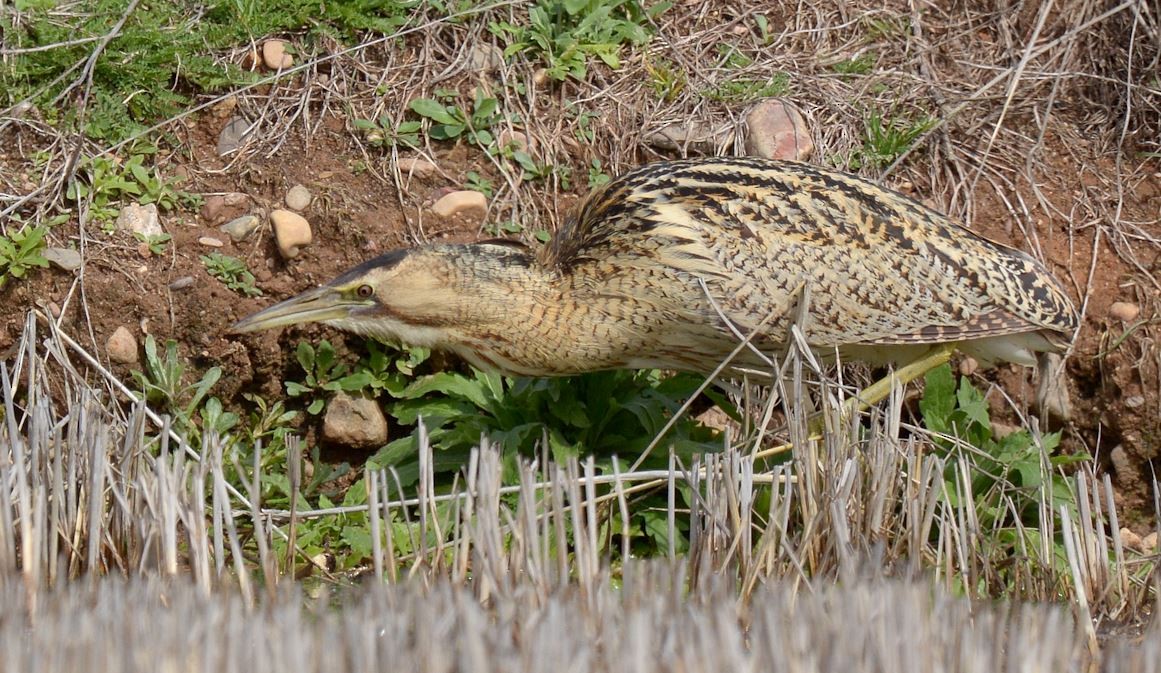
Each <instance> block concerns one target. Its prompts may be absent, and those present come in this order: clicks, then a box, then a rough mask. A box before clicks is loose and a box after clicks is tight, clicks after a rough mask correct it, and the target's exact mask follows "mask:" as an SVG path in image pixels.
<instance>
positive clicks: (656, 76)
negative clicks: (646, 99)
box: [645, 59, 688, 103]
mask: <svg viewBox="0 0 1161 673" xmlns="http://www.w3.org/2000/svg"><path fill="white" fill-rule="evenodd" d="M645 69H646V71H647V72H648V73H649V86H651V87H652V88H653V93H654V94H655V95H656V96H657V97H658V98H660V99H661V100H663V101H665V102H666V103H672V102H673V101H675V100H677V97H678V96H680V95H681V93H682V92H683V91H685V86H686V84H687V82H688V78H687V77H686V76H685V72H684V71H682V70H681V68H680V67H679V66H677V65H675V64H674V63H672V62H671V61H668V60H666V59H657V60H656V61H654V62H646V63H645Z"/></svg>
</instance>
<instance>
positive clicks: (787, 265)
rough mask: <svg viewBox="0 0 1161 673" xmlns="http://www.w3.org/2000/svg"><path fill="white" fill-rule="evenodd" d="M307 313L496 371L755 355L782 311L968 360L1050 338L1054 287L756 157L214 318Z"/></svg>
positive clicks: (1065, 303)
mask: <svg viewBox="0 0 1161 673" xmlns="http://www.w3.org/2000/svg"><path fill="white" fill-rule="evenodd" d="M307 322H321V323H325V324H327V325H331V326H333V327H337V328H339V329H342V330H347V331H350V332H355V333H358V334H361V335H365V336H370V337H374V338H376V339H379V340H383V341H388V342H402V343H405V344H410V345H415V346H426V347H430V348H435V349H445V350H450V351H452V352H454V353H455V354H457V355H458V356H460V357H461V358H463V359H464V360H466V361H467V362H469V363H471V364H472V365H474V366H476V367H478V368H483V369H490V370H498V371H500V372H502V373H504V374H508V375H516V376H561V375H570V374H578V373H582V372H591V371H597V370H607V369H617V368H660V369H672V370H686V371H695V372H710V371H713V370H715V368H717V367H718V365H719V363H721V362H722V361H723V359H724V358H726V357H727V356H729V355H730V354H731V353H732V352H734V351H736V350H738V349H737V346H738V344H739V336H744V337H746V338H749V339H750V344H751V345H752V346H753V347H754V348H753V349H750V348H742V349H741V350H740V351H738V352H737V354H736V358H735V361H734V362H733V363H732V365H733V366H735V367H737V368H742V369H746V368H749V369H761V368H763V367H766V365H764V358H763V357H761V355H763V354H772V355H780V354H782V353H784V352H785V351H786V350H787V348H788V347H789V344H790V342H791V340H790V328H791V326H792V325H795V324H797V325H798V327H799V328H800V329H801V331H802V334H803V335H804V336H805V341H806V343H807V345H808V346H809V347H810V348H812V349H813V350H815V351H817V352H818V353H820V354H822V355H824V356H829V357H838V358H841V359H845V360H852V359H853V360H862V361H868V362H872V363H888V362H897V363H898V362H908V361H913V360H915V359H917V358H918V357H919V356H921V355H923V354H924V353H925V352H927V351H930V350H931V349H932V348H933V347H934V346H935V345H937V344H946V343H956V344H957V345H958V347H959V348H960V349H961V350H962V351H964V352H966V353H967V354H969V355H972V356H973V357H975V358H976V359H977V360H978V361H980V362H982V363H993V362H996V361H1011V362H1016V363H1020V364H1025V365H1032V364H1035V361H1036V354H1037V353H1041V352H1055V351H1060V350H1063V349H1064V348H1066V347H1067V345H1068V343H1069V341H1070V339H1071V337H1072V334H1073V332H1074V330H1075V328H1076V324H1077V316H1076V313H1075V310H1074V309H1073V305H1072V302H1071V301H1070V299H1069V297H1068V295H1067V294H1066V293H1065V292H1064V290H1063V289H1062V288H1061V286H1060V285H1059V284H1058V283H1057V281H1056V279H1054V278H1053V277H1052V275H1051V274H1050V273H1049V272H1048V270H1047V269H1046V268H1045V267H1044V265H1043V264H1041V263H1040V262H1039V261H1038V260H1036V259H1035V258H1033V257H1031V256H1030V255H1027V254H1025V253H1024V252H1021V251H1019V250H1016V249H1014V248H1010V247H1008V246H1005V245H1001V244H1000V243H996V242H994V241H991V240H988V239H986V238H983V237H982V236H979V235H978V234H975V233H973V232H971V231H970V230H968V229H966V228H964V227H963V226H960V225H959V224H956V223H954V222H952V221H950V220H949V219H948V218H947V217H946V216H944V215H941V214H939V213H937V212H935V211H933V210H931V209H930V208H927V207H925V206H924V205H922V204H920V203H918V202H917V201H915V200H913V199H911V198H909V197H907V196H905V195H903V194H900V193H898V192H894V191H891V190H889V189H886V188H884V187H880V186H879V185H876V184H875V183H873V182H870V181H868V180H864V179H862V178H859V177H856V176H852V175H848V174H845V173H841V172H837V171H833V170H829V169H826V168H821V167H818V166H812V165H807V164H801V163H795V162H787V161H769V160H763V159H757V158H734V157H730V158H725V157H723V158H712V159H688V160H680V161H665V162H660V163H654V164H649V165H645V166H641V167H639V168H636V169H634V170H631V171H629V172H628V173H626V174H624V175H622V176H620V177H619V178H617V179H615V180H613V181H611V182H609V183H608V184H606V185H604V186H603V187H600V188H597V189H595V190H594V191H593V192H592V193H590V194H589V196H588V197H587V198H586V199H585V200H584V202H583V203H581V205H580V206H579V207H578V208H577V209H576V211H575V213H574V214H573V215H572V216H571V217H570V218H569V220H568V221H567V223H566V224H565V226H564V228H563V229H562V230H561V232H560V233H559V235H558V236H557V237H556V238H555V240H554V241H553V243H552V244H551V245H549V246H545V247H544V248H543V249H541V250H539V251H537V250H533V249H530V248H529V247H527V246H525V245H523V244H521V243H518V242H515V241H508V240H489V241H483V242H480V243H473V244H468V245H450V244H432V245H423V246H420V247H416V248H412V249H407V250H397V251H394V252H390V253H387V254H385V255H383V256H381V257H377V258H375V259H372V260H370V261H368V262H366V263H364V264H361V265H359V266H357V267H355V268H353V269H351V270H349V271H347V272H346V273H344V274H342V275H340V276H339V277H338V278H335V279H334V280H332V281H331V282H329V283H327V284H326V285H324V286H322V287H319V288H316V289H313V290H308V291H306V292H304V293H302V294H300V295H298V296H296V297H294V298H292V299H288V300H286V301H284V302H282V303H280V304H276V305H275V306H272V307H270V308H267V309H265V310H263V311H260V312H258V313H255V314H253V315H251V316H249V317H247V318H245V319H243V320H241V321H240V322H238V323H237V324H235V325H234V326H233V330H234V331H235V332H252V331H256V330H261V329H268V328H273V327H282V326H287V325H295V324H300V323H307Z"/></svg>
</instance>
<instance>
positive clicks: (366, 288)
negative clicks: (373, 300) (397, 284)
mask: <svg viewBox="0 0 1161 673" xmlns="http://www.w3.org/2000/svg"><path fill="white" fill-rule="evenodd" d="M355 294H356V295H358V296H359V298H360V299H367V298H368V297H370V296H371V295H373V294H375V288H373V287H371V286H370V285H360V286H359V287H358V289H356V290H355Z"/></svg>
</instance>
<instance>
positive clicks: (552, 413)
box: [371, 369, 720, 481]
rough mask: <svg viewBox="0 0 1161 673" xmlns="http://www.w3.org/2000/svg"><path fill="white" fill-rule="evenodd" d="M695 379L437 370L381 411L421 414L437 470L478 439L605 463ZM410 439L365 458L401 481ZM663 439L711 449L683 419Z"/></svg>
mask: <svg viewBox="0 0 1161 673" xmlns="http://www.w3.org/2000/svg"><path fill="white" fill-rule="evenodd" d="M700 383H701V379H700V378H698V377H696V376H693V375H687V374H679V375H676V376H670V377H665V376H663V375H662V374H661V373H660V372H658V371H655V370H652V371H624V370H621V371H611V372H598V373H593V374H585V375H582V376H576V377H571V378H568V379H509V378H505V377H503V376H500V375H499V374H495V373H488V372H481V371H477V370H474V369H473V370H471V371H470V373H468V374H462V373H458V372H439V373H435V374H431V375H428V376H424V377H421V378H418V379H416V380H415V381H413V382H411V383H410V384H408V385H407V387H406V388H405V389H404V390H403V391H401V392H400V393H399V394H398V395H397V396H396V397H397V398H398V402H396V403H395V404H392V405H390V407H389V412H390V414H391V415H392V416H393V417H394V418H395V419H396V421H398V422H399V423H400V424H402V425H405V426H415V425H416V424H417V423H419V422H420V421H421V420H422V422H423V424H424V427H425V428H426V429H427V435H428V438H429V441H430V442H431V445H432V446H433V447H434V448H435V449H436V458H435V461H436V468H437V469H441V470H447V469H453V470H454V469H458V467H459V466H460V465H462V464H463V463H464V461H465V460H466V458H467V455H468V452H469V451H470V450H471V448H472V447H474V446H476V445H478V444H479V442H480V439H481V437H485V438H487V439H489V440H490V441H494V442H497V443H499V444H500V445H501V446H503V447H504V450H505V451H507V452H509V453H510V454H511V455H513V456H514V455H516V454H517V453H519V452H524V453H526V454H531V453H534V451H535V447H536V445H537V443H538V442H540V441H541V440H542V439H543V440H546V441H547V443H548V444H547V445H548V448H549V450H550V451H551V452H552V454H553V456H554V457H555V459H557V460H560V461H563V460H565V459H567V458H569V457H572V456H577V455H585V454H594V455H596V456H598V457H599V458H602V459H604V460H607V459H608V458H609V457H610V456H612V455H619V456H622V457H627V456H637V455H638V454H640V453H641V452H642V451H643V450H644V448H645V446H646V445H648V444H649V443H650V442H651V441H652V440H653V438H654V436H656V434H657V433H658V432H660V430H661V429H662V427H663V426H664V425H665V424H666V422H667V421H668V420H669V417H670V416H671V415H672V414H673V413H674V412H676V410H677V409H678V407H680V405H681V404H682V403H683V402H684V401H685V399H687V398H688V396H689V395H690V394H692V392H693V391H694V390H695V389H696V388H697V386H698V385H699V384H700ZM416 442H417V439H416V435H415V434H414V433H412V434H411V435H409V436H407V437H402V438H400V439H397V440H395V441H393V442H391V443H390V444H388V445H387V446H386V447H384V448H383V450H382V451H380V452H379V453H378V454H377V455H376V456H375V457H373V458H372V459H371V463H372V464H373V465H377V466H382V467H386V466H395V467H396V468H397V469H398V470H399V472H400V475H401V478H402V479H404V480H405V481H406V480H408V479H413V478H414V477H415V476H416V474H417V473H416V472H415V470H416V469H417V467H418V466H417V464H416V463H415V460H416V458H415V456H416V449H417V444H416ZM663 446H665V447H667V448H668V447H673V449H674V450H675V451H677V452H678V454H679V455H681V456H684V457H685V458H687V459H688V458H689V457H690V455H691V454H692V453H693V452H706V451H717V450H719V449H720V443H719V442H718V441H717V439H716V433H715V432H714V431H712V430H710V429H708V428H705V427H704V426H701V425H699V424H698V423H697V422H696V421H694V420H692V419H689V418H683V419H681V420H680V421H678V422H677V423H676V424H675V426H674V428H673V429H672V430H671V431H670V434H669V435H668V436H667V437H666V438H665V442H664V444H663ZM665 454H666V452H664V451H662V452H658V453H657V454H656V455H655V456H654V458H653V459H652V460H653V463H655V464H660V463H663V462H665V461H666V460H667V458H666V457H665ZM659 461H660V462H659ZM603 464H604V463H603Z"/></svg>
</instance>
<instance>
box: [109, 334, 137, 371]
mask: <svg viewBox="0 0 1161 673" xmlns="http://www.w3.org/2000/svg"><path fill="white" fill-rule="evenodd" d="M105 352H106V353H107V354H108V355H109V359H110V360H112V361H113V362H118V363H120V364H123V365H131V364H133V363H135V362H137V339H134V338H133V333H132V332H130V331H129V328H128V327H125V326H124V325H121V326H120V327H118V328H117V329H115V330H113V334H112V335H111V336H110V337H109V340H108V341H106V342H105Z"/></svg>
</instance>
